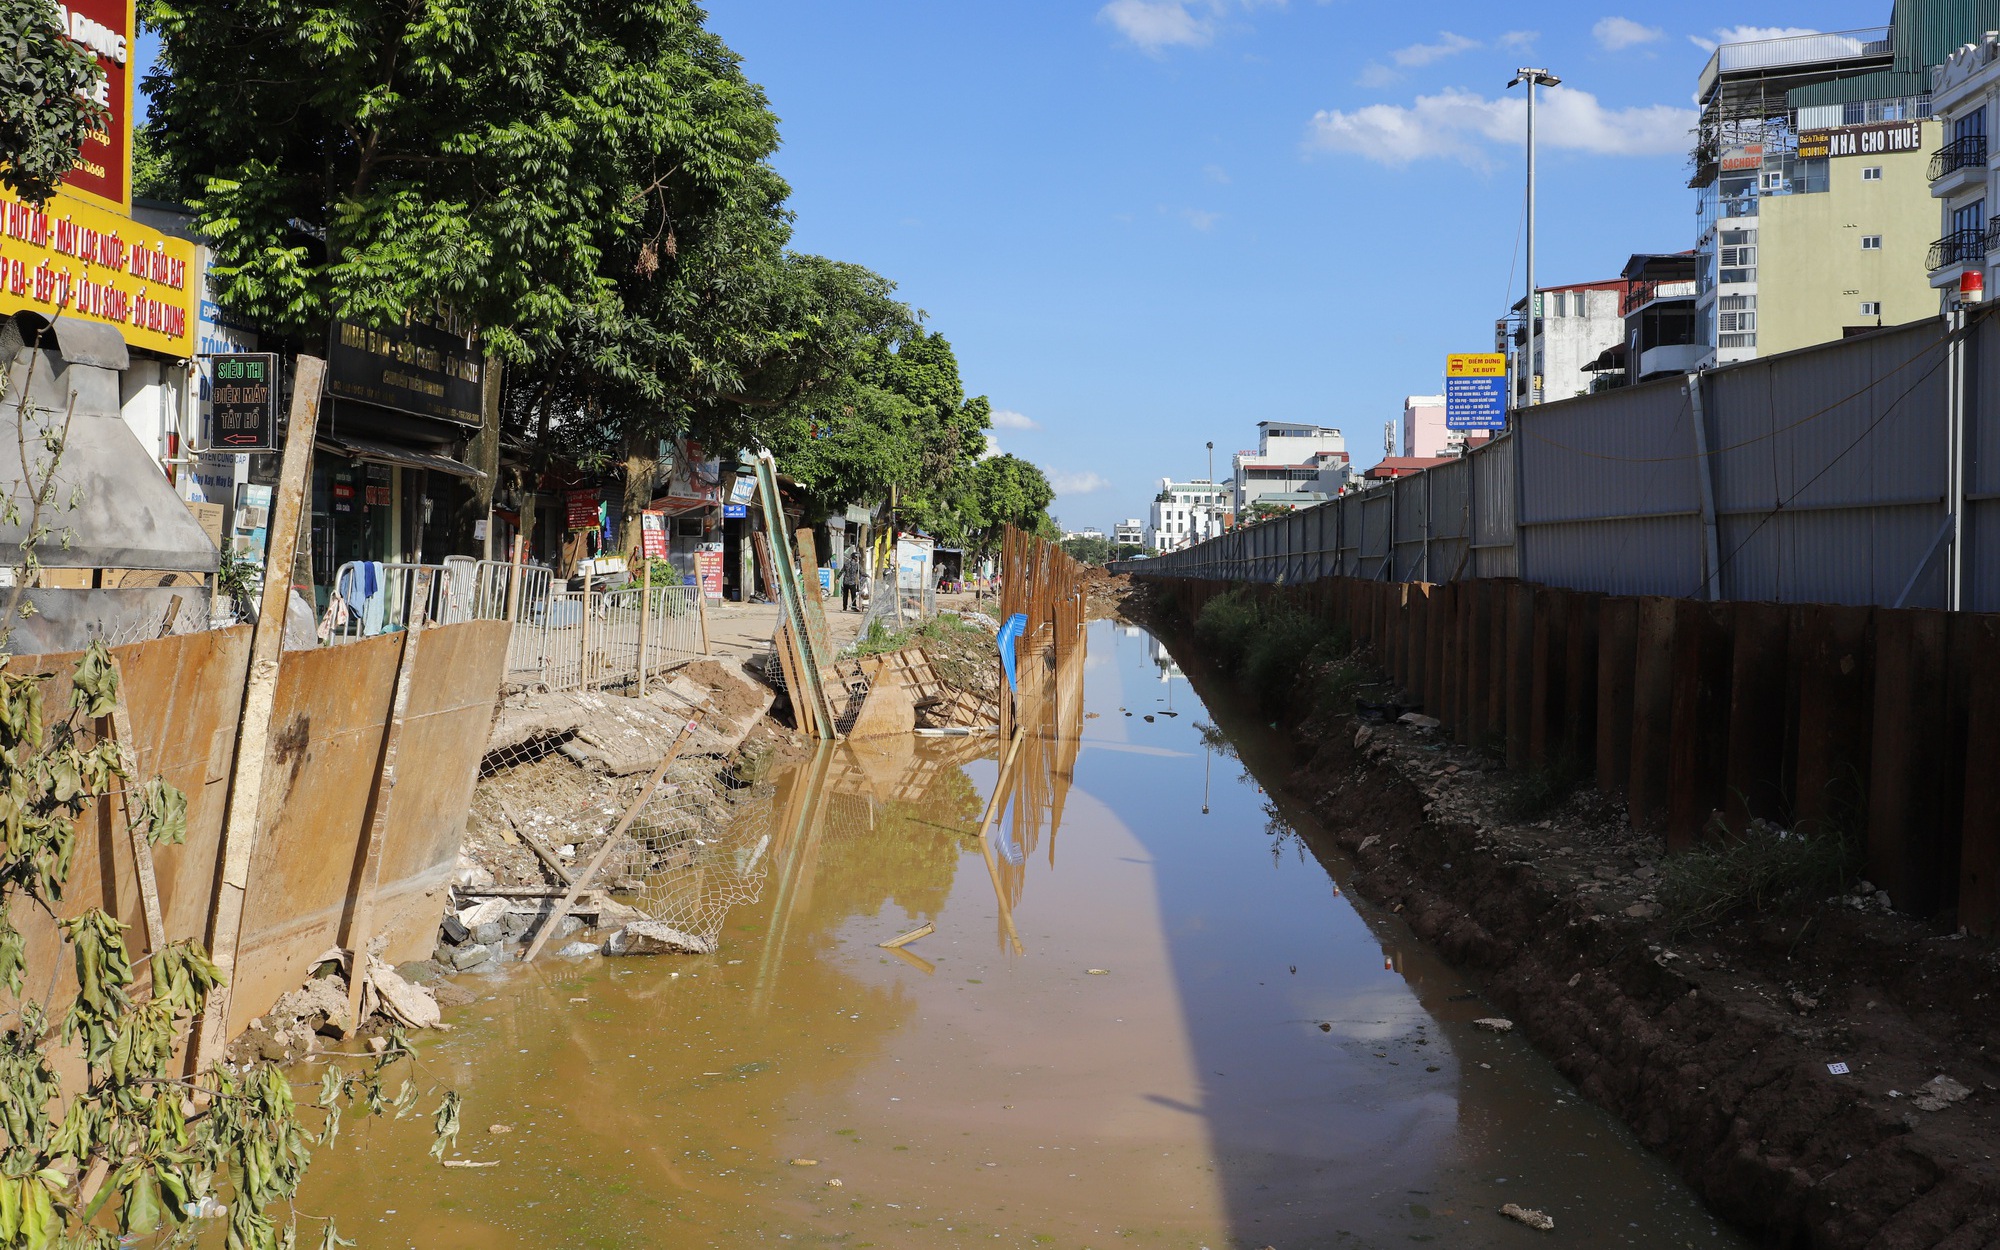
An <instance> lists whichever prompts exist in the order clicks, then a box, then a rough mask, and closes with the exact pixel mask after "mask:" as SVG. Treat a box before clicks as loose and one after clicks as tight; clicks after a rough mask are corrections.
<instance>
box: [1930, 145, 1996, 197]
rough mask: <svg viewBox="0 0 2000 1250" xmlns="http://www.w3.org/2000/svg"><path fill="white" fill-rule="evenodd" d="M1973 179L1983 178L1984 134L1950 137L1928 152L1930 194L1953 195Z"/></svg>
mask: <svg viewBox="0 0 2000 1250" xmlns="http://www.w3.org/2000/svg"><path fill="white" fill-rule="evenodd" d="M1975 181H1976V182H1982V183H1983V182H1985V181H1986V136H1985V135H1967V136H1966V137H1965V138H1963V139H1953V140H1952V141H1951V142H1950V143H1947V144H1945V145H1944V146H1943V147H1941V148H1939V149H1938V150H1937V151H1935V152H1933V153H1931V194H1932V195H1933V196H1935V197H1936V198H1938V199H1944V198H1946V197H1947V196H1951V195H1955V194H1957V193H1958V192H1959V191H1961V190H1963V189H1964V188H1965V186H1966V184H1967V183H1969V182H1975Z"/></svg>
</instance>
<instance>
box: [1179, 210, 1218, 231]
mask: <svg viewBox="0 0 2000 1250" xmlns="http://www.w3.org/2000/svg"><path fill="white" fill-rule="evenodd" d="M1181 220H1182V221H1185V222H1186V223H1187V224H1189V225H1190V226H1193V227H1194V228H1195V229H1197V230H1202V231H1207V230H1213V229H1214V228H1215V223H1216V222H1218V221H1221V220H1222V214H1221V213H1211V212H1209V211H1207V210H1206V209H1200V208H1184V209H1182V210H1181Z"/></svg>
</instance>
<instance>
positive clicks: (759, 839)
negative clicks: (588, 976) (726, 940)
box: [469, 735, 773, 950]
mask: <svg viewBox="0 0 2000 1250" xmlns="http://www.w3.org/2000/svg"><path fill="white" fill-rule="evenodd" d="M579 756H580V752H579V751H578V749H577V746H576V743H575V740H574V739H573V738H571V737H569V736H567V735H552V736H550V737H546V738H541V739H537V740H534V741H530V742H526V743H522V744H519V745H516V746H512V747H508V748H506V749H505V750H502V751H496V752H493V753H492V754H490V755H488V756H487V757H486V759H485V761H484V762H483V763H482V765H481V767H480V780H479V785H478V788H477V789H476V790H475V792H474V797H473V807H472V822H471V824H472V828H471V829H470V830H469V832H470V833H471V834H472V835H473V836H472V838H471V839H470V842H471V843H472V844H474V845H476V846H478V847H480V848H481V855H482V857H483V858H486V859H489V860H492V861H494V862H493V863H491V864H489V867H491V868H493V869H494V870H495V871H496V873H504V874H505V875H509V876H515V877H519V878H522V879H525V880H528V881H531V882H532V881H541V882H545V883H546V884H547V887H548V890H549V892H550V894H551V896H553V895H554V894H555V893H558V892H560V891H561V890H564V889H566V888H568V886H569V885H570V884H571V882H572V879H573V878H574V877H575V875H576V874H578V873H581V872H582V871H583V870H584V868H585V867H587V866H588V865H589V863H590V861H591V860H592V859H593V858H594V857H595V856H596V855H597V853H598V851H599V850H600V849H602V847H603V841H604V839H605V838H607V837H609V836H610V833H611V831H612V829H614V828H615V827H616V826H617V824H618V821H619V818H620V817H621V816H622V815H623V814H624V812H625V809H626V807H627V806H628V805H629V804H630V803H631V801H632V799H633V798H634V797H636V793H637V791H638V789H639V788H640V787H641V786H643V785H644V784H645V782H646V779H647V774H645V773H635V774H629V775H626V776H618V777H614V776H609V775H607V774H605V773H603V772H602V771H599V770H597V769H595V768H593V767H591V766H589V765H588V764H587V763H585V762H582V761H581V760H580V758H579ZM772 801H773V790H772V787H770V786H769V785H768V784H764V783H761V782H757V781H753V780H752V778H751V777H750V776H748V775H746V773H745V771H744V770H741V769H739V768H738V767H737V766H736V765H734V764H727V763H723V762H721V761H718V760H717V759H716V758H715V757H713V756H685V757H683V758H681V759H679V760H677V761H675V763H674V764H673V766H672V767H671V768H670V769H669V771H668V774H667V776H666V778H665V779H664V780H663V781H662V782H661V784H660V786H659V788H658V789H656V790H655V791H654V793H653V794H652V796H651V797H650V798H648V799H647V801H646V804H645V806H644V807H642V808H641V809H640V811H639V815H638V817H637V819H635V820H634V821H633V823H632V826H631V828H630V829H629V830H627V832H626V833H625V834H624V835H623V836H622V837H621V838H620V845H618V846H616V847H613V848H612V850H611V853H610V855H609V856H608V857H607V858H606V860H605V863H604V867H603V868H602V869H601V870H600V871H599V873H598V874H597V876H596V877H595V878H594V879H592V880H590V881H576V882H575V884H576V885H577V886H578V888H579V890H580V891H584V890H595V891H599V892H601V893H603V894H604V895H606V896H607V897H608V898H609V899H610V900H611V901H612V902H613V903H616V904H619V905H621V906H622V907H626V908H631V909H634V910H636V911H637V912H639V913H641V914H642V915H644V916H645V917H646V918H647V919H649V920H656V921H659V922H661V923H663V924H665V925H667V926H668V927H670V928H672V929H674V930H676V931H678V932H680V933H682V934H685V935H687V936H688V937H689V938H691V939H693V940H694V943H695V944H696V945H698V946H700V947H702V948H704V949H708V950H713V949H714V948H715V944H716V943H717V941H719V939H720V937H721V933H722V926H723V924H724V922H725V921H726V920H727V919H728V915H729V912H730V909H732V908H734V907H738V906H742V905H744V904H747V903H752V902H755V901H756V900H757V898H758V896H759V894H760V893H761V891H762V889H763V884H764V879H765V876H766V873H767V872H768V870H769V863H768V859H769V850H770V843H771V828H772ZM553 903H554V899H553V897H535V898H522V897H516V898H515V899H514V901H513V902H512V903H511V904H510V910H512V911H514V912H516V913H518V914H522V915H527V916H539V915H540V914H541V913H543V912H545V911H546V910H547V909H548V908H549V907H551V906H553ZM578 910H583V908H579V909H578ZM607 927H611V926H609V925H608V924H607Z"/></svg>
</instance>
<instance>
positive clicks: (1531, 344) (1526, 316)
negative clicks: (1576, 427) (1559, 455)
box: [1507, 67, 1562, 408]
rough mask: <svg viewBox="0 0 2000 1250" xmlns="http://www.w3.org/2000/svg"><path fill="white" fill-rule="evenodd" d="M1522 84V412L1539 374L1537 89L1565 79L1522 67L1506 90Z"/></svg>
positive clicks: (1531, 402) (1529, 402)
mask: <svg viewBox="0 0 2000 1250" xmlns="http://www.w3.org/2000/svg"><path fill="white" fill-rule="evenodd" d="M1521 83H1527V84H1528V213H1527V235H1528V302H1527V303H1526V304H1525V305H1523V307H1522V311H1521V316H1522V319H1523V321H1524V322H1525V323H1526V324H1525V327H1524V332H1525V336H1526V339H1527V346H1526V349H1525V351H1524V353H1523V355H1524V359H1525V360H1526V364H1524V365H1523V366H1522V369H1523V376H1524V377H1525V379H1526V382H1527V389H1526V394H1525V395H1524V396H1523V398H1522V400H1521V406H1522V407H1523V408H1528V407H1532V406H1533V405H1534V404H1535V377H1536V372H1535V88H1536V87H1557V86H1561V85H1562V79H1560V78H1558V77H1556V76H1555V75H1554V74H1551V73H1550V72H1549V71H1547V70H1545V69H1535V68H1533V67H1523V68H1521V69H1517V70H1515V71H1514V78H1513V81H1511V82H1509V83H1508V84H1507V86H1508V87H1509V88H1510V89H1511V88H1513V87H1515V86H1517V85H1519V84H1521Z"/></svg>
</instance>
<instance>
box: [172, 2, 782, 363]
mask: <svg viewBox="0 0 2000 1250" xmlns="http://www.w3.org/2000/svg"><path fill="white" fill-rule="evenodd" d="M146 17H147V20H148V22H149V23H150V24H151V25H152V26H153V28H154V29H156V30H157V31H158V32H159V33H160V38H161V48H160V58H159V62H158V65H157V66H156V68H155V70H154V72H153V74H152V75H150V76H149V77H148V79H147V82H146V89H147V91H148V92H149V93H150V94H151V96H152V98H153V105H154V119H155V125H156V127H157V136H158V139H159V141H160V143H161V145H162V146H163V148H164V149H165V150H166V152H167V154H168V156H169V158H170V160H171V163H172V165H173V167H174V168H175V169H177V170H178V171H180V173H181V175H182V176H183V177H184V178H185V179H186V180H187V182H188V184H189V185H188V186H187V192H188V198H189V199H190V201H191V202H192V203H193V204H194V205H195V206H196V207H197V208H198V209H199V210H200V212H201V225H202V228H203V229H204V231H205V232H206V233H207V234H208V235H209V236H210V237H211V239H212V241H213V245H214V247H215V249H216V252H217V259H218V262H219V264H218V267H217V270H216V273H215V276H214V281H215V282H216V286H217V291H218V294H219V296H220V298H221V299H222V301H223V302H224V303H226V304H228V305H230V306H231V307H233V308H234V309H235V310H236V311H238V312H239V313H242V314H245V315H248V316H252V317H255V318H257V319H259V320H261V321H264V322H266V323H267V324H271V325H274V326H277V327H282V328H286V329H302V330H303V329H317V328H318V327H319V326H321V325H323V324H324V323H325V321H326V320H327V319H328V318H331V317H345V318H350V319H354V320H357V321H362V322H366V323H371V324H383V323H397V322H401V321H403V320H405V319H406V318H407V317H409V316H412V315H417V316H431V317H438V316H442V317H448V318H456V319H462V320H464V321H466V322H470V323H475V324H477V325H478V326H480V327H481V328H482V330H483V331H484V332H485V333H486V335H487V338H488V342H489V345H490V347H491V348H492V349H493V350H497V351H499V352H500V353H501V354H504V355H507V356H510V357H513V358H516V359H521V358H525V357H527V356H529V355H531V354H532V353H533V351H534V350H535V349H536V348H537V347H538V346H539V347H546V346H547V345H548V344H549V343H551V342H552V341H556V340H560V339H568V338H572V337H574V336H576V335H577V334H578V333H580V332H583V331H586V330H587V329H588V328H590V327H592V326H596V325H602V324H605V323H611V324H613V325H615V324H616V323H617V322H618V320H619V319H620V317H621V315H622V314H621V310H620V309H619V308H618V306H617V305H618V301H617V298H616V287H617V283H618V280H619V276H620V275H619V272H618V270H619V268H620V267H621V266H626V267H632V268H638V269H640V270H646V269H649V268H656V267H658V266H659V265H660V264H662V263H663V262H664V261H670V260H672V259H673V258H674V257H675V255H676V253H677V252H678V250H679V249H680V247H681V246H682V242H683V239H684V238H685V236H687V235H688V234H689V232H690V230H691V229H692V228H694V227H696V226H697V225H698V223H701V222H703V221H705V220H706V219H708V218H709V217H711V216H712V215H714V214H715V213H716V212H717V211H718V206H719V205H721V204H722V203H723V202H724V201H726V200H727V199H729V197H731V196H732V195H735V194H737V193H739V191H740V189H741V188H742V186H743V184H744V183H745V182H746V180H754V179H756V178H758V177H760V176H762V174H761V172H760V171H763V170H764V161H765V158H766V157H768V156H769V154H770V153H771V151H772V150H773V149H774V148H775V146H776V144H777V121H776V118H775V117H773V116H772V114H771V112H770V110H769V108H768V107H766V104H765V100H764V96H763V93H762V92H761V91H760V90H759V89H758V88H757V87H756V86H755V85H754V84H752V83H750V82H749V81H748V80H747V79H746V78H744V76H743V74H742V72H741V70H740V67H739V66H738V64H737V60H736V57H735V55H734V54H733V53H731V52H730V51H729V50H728V49H727V48H726V47H725V46H724V45H723V44H722V42H721V41H720V40H719V39H717V38H716V37H715V36H714V35H712V34H710V33H709V32H708V31H707V30H705V29H704V28H703V25H702V23H703V14H702V11H701V10H700V9H699V8H697V7H696V6H694V5H692V4H688V3H682V2H679V0H580V2H579V0H560V2H558V0H496V2H495V3H490V4H481V5H476V6H475V5H460V4H451V3H446V2H445V0H413V2H412V3H408V4H384V3H379V2H378V0H327V2H325V3H321V4H319V5H316V6H311V7H307V8H303V9H302V8H300V7H299V6H297V5H295V4H293V3H291V2H290V0H147V6H146ZM774 195H775V199H776V200H777V201H782V198H783V188H782V184H779V185H778V186H777V187H776V188H775V189H774ZM766 198H767V199H770V198H771V196H767V197H766Z"/></svg>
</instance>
